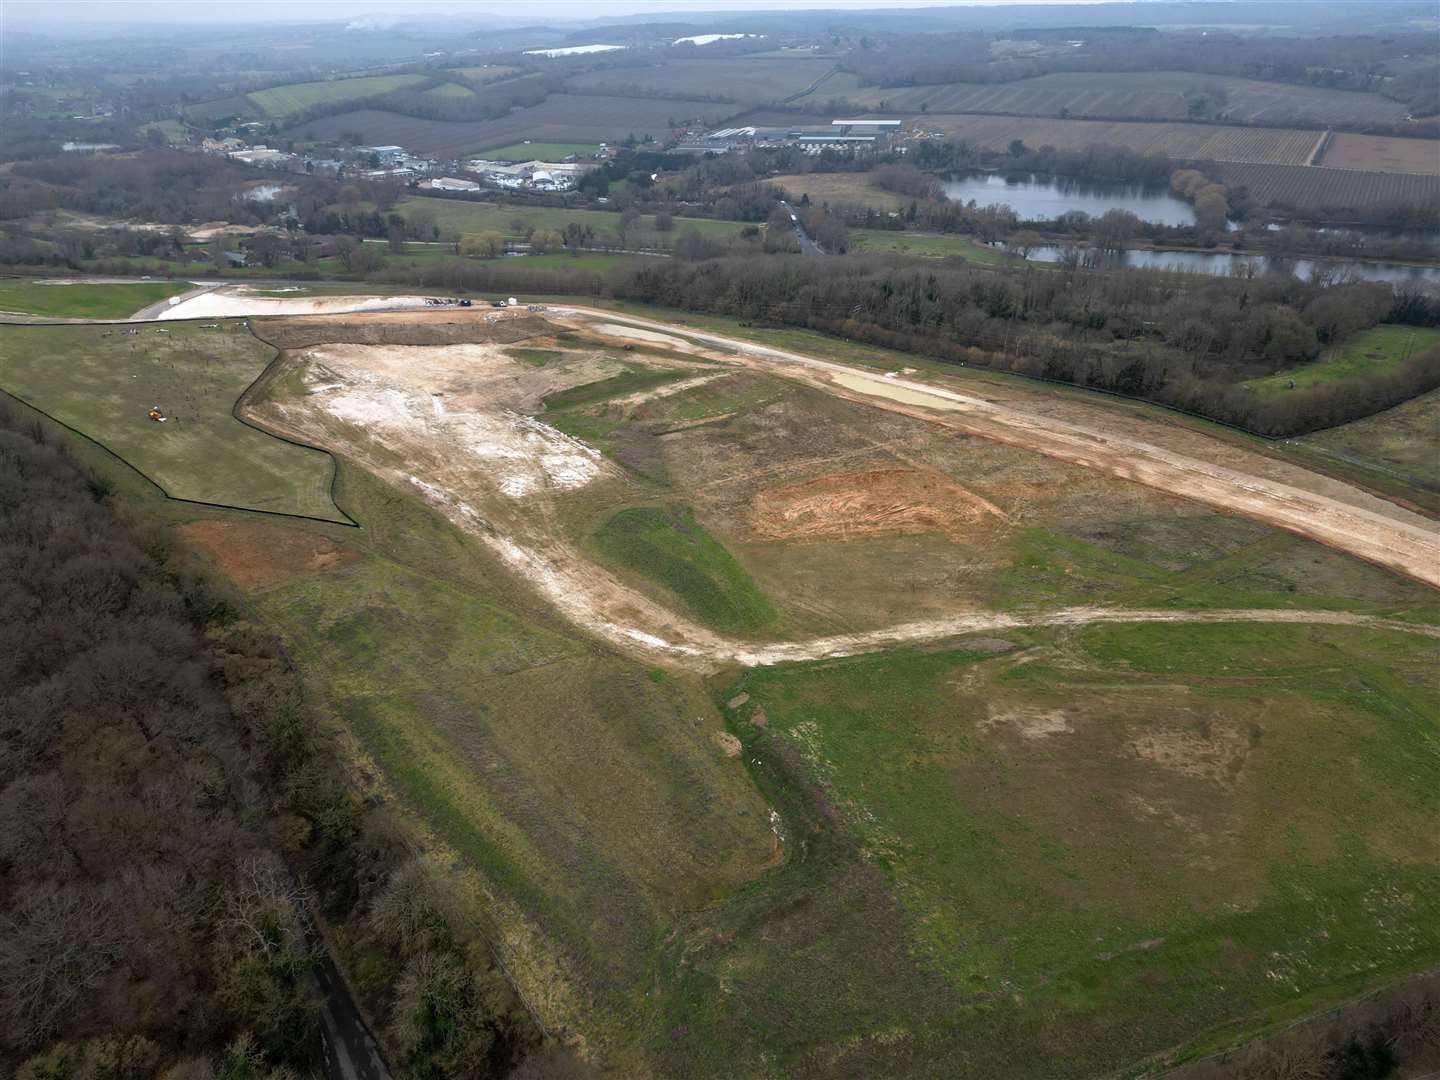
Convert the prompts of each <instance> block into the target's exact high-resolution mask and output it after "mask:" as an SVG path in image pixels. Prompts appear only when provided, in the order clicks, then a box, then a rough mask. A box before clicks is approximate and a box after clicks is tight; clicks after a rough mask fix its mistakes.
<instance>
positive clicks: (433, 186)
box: [420, 176, 480, 191]
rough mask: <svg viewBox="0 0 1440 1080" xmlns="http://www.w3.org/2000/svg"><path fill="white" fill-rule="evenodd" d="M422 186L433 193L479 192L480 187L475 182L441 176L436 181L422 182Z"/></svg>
mask: <svg viewBox="0 0 1440 1080" xmlns="http://www.w3.org/2000/svg"><path fill="white" fill-rule="evenodd" d="M420 186H421V187H423V188H429V189H430V190H431V191H479V190H480V185H479V184H477V183H475V181H474V180H457V179H456V178H455V177H453V176H441V177H439V178H437V179H435V180H424V181H421V183H420Z"/></svg>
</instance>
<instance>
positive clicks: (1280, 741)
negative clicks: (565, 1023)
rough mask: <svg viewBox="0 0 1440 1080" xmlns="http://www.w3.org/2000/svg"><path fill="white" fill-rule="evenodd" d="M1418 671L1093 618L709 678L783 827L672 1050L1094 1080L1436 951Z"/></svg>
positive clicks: (1250, 630)
mask: <svg viewBox="0 0 1440 1080" xmlns="http://www.w3.org/2000/svg"><path fill="white" fill-rule="evenodd" d="M1434 659H1435V642H1434V641H1433V640H1432V639H1425V638H1420V637H1416V636H1410V635H1404V634H1388V633H1376V632H1368V631H1360V630H1354V629H1349V628H1345V629H1341V628H1305V627H1226V626H1211V627H1196V626H1164V625H1158V626H1110V627H1091V628H1087V629H1085V630H1083V631H1080V632H1079V633H1078V634H1073V633H1072V634H1062V633H1056V632H1051V631H1043V632H1025V633H1015V634H1006V635H1005V638H1004V639H1000V640H995V639H983V640H979V641H976V642H974V643H972V644H971V645H969V647H967V645H966V643H965V642H963V641H962V642H960V643H958V645H957V646H956V647H954V648H952V649H949V650H937V651H930V650H923V651H922V650H899V651H894V652H889V653H883V654H879V655H875V656H870V657H863V658H857V659H853V660H843V661H827V662H821V663H815V664H802V665H794V666H789V667H783V668H775V669H769V670H764V671H757V672H751V673H748V674H746V675H744V676H742V677H740V678H739V679H735V680H733V681H724V682H722V683H720V684H717V694H716V700H717V701H720V702H726V701H728V702H736V701H740V704H739V705H738V706H737V707H735V708H733V709H731V710H730V715H731V717H732V728H731V730H732V731H733V732H734V733H735V734H736V736H737V737H738V738H739V739H740V740H741V742H742V743H743V744H744V747H745V750H744V753H743V755H742V756H743V759H744V760H745V761H746V762H747V764H748V765H749V766H750V768H751V770H752V773H753V774H754V775H755V776H756V778H757V782H758V783H760V784H761V786H762V788H764V789H765V790H766V791H767V793H769V794H770V796H771V797H772V798H773V799H775V800H776V802H777V805H780V806H782V807H785V809H786V811H787V814H786V817H787V823H788V824H789V825H790V827H791V828H792V829H793V830H794V836H795V839H794V840H793V841H792V844H793V845H795V846H792V849H791V856H790V860H789V861H788V862H787V865H786V868H785V870H784V871H782V873H781V874H780V875H778V876H777V878H776V879H773V880H772V881H770V882H769V883H768V884H767V887H768V889H769V890H770V891H771V894H772V897H773V899H772V904H773V907H772V908H771V911H770V912H769V914H768V917H766V916H761V915H759V914H758V913H757V912H755V911H754V910H753V909H752V910H751V911H750V912H748V913H747V914H748V915H749V918H750V922H751V924H752V925H753V924H755V922H756V921H761V923H762V924H763V925H765V926H766V927H767V932H766V933H765V934H764V935H763V936H762V937H761V938H760V939H758V940H757V939H754V938H748V939H747V938H746V937H744V936H741V935H739V934H737V935H736V936H735V937H733V938H731V937H727V936H726V935H725V934H724V933H723V932H722V933H721V934H720V935H719V936H718V940H717V943H716V944H714V945H713V946H711V947H709V948H707V949H705V950H704V951H703V952H702V953H701V954H700V955H699V956H698V957H694V956H692V957H691V958H690V962H689V964H688V965H687V971H686V974H685V976H684V978H685V980H686V981H688V982H689V984H690V985H691V986H692V987H693V991H692V995H691V997H690V998H689V999H688V1000H689V1002H691V1003H697V1004H698V1003H699V1002H702V1001H703V1002H706V1003H707V1005H708V1007H706V1008H703V1009H702V1011H701V1012H700V1013H699V1015H698V1016H697V1017H696V1018H695V1020H694V1021H693V1022H692V1025H691V1029H690V1030H691V1032H692V1035H691V1036H690V1039H689V1040H688V1041H691V1042H692V1043H693V1044H694V1046H695V1050H694V1054H695V1055H696V1057H697V1058H700V1057H703V1054H704V1053H705V1051H704V1050H703V1049H701V1047H703V1046H706V1045H708V1046H709V1047H711V1048H712V1049H714V1050H717V1051H719V1050H720V1048H721V1047H724V1050H723V1052H724V1053H725V1054H727V1055H734V1057H733V1058H732V1060H734V1061H736V1062H737V1067H739V1066H738V1063H739V1062H746V1061H747V1060H748V1062H750V1063H758V1062H759V1061H760V1060H762V1058H763V1057H764V1056H766V1055H770V1060H777V1059H778V1062H779V1063H780V1064H781V1067H782V1068H790V1069H793V1070H795V1071H800V1072H804V1071H806V1069H807V1068H812V1069H813V1068H814V1067H815V1066H816V1065H817V1064H818V1061H819V1060H821V1059H820V1058H818V1057H817V1055H816V1054H815V1053H814V1052H813V1051H812V1050H811V1049H810V1048H808V1047H806V1046H805V1045H804V1043H803V1041H802V1040H800V1039H798V1038H797V1035H798V1034H799V1033H800V1032H802V1031H807V1030H813V1029H814V1028H817V1027H818V1028H821V1029H828V1030H830V1031H832V1032H833V1033H834V1037H833V1041H832V1043H831V1047H832V1050H831V1054H832V1055H834V1056H829V1057H827V1058H825V1059H824V1060H828V1061H831V1062H832V1063H833V1062H835V1061H836V1057H837V1056H838V1063H839V1064H841V1065H843V1066H845V1068H844V1069H843V1070H842V1071H854V1072H868V1073H869V1074H870V1075H897V1074H907V1075H908V1074H909V1073H908V1069H909V1068H912V1067H916V1066H919V1065H921V1063H923V1062H927V1061H929V1062H934V1061H936V1060H937V1059H944V1060H948V1061H950V1062H951V1066H952V1068H953V1070H954V1071H952V1072H951V1073H950V1074H949V1075H974V1076H997V1075H1004V1076H1011V1077H1028V1076H1035V1077H1061V1076H1093V1075H1098V1074H1109V1073H1110V1072H1112V1071H1113V1070H1116V1069H1125V1070H1127V1071H1128V1070H1129V1069H1133V1068H1134V1065H1135V1063H1136V1062H1138V1061H1140V1060H1142V1059H1144V1058H1146V1057H1147V1056H1149V1055H1152V1054H1155V1053H1157V1052H1161V1051H1164V1050H1166V1049H1168V1048H1169V1047H1171V1046H1174V1045H1176V1044H1182V1043H1187V1042H1192V1041H1198V1045H1199V1046H1202V1047H1203V1046H1205V1045H1208V1044H1210V1043H1211V1042H1213V1041H1218V1040H1220V1039H1222V1038H1223V1037H1224V1036H1226V1035H1227V1034H1234V1033H1238V1032H1240V1031H1241V1030H1245V1029H1254V1028H1256V1027H1261V1026H1265V1025H1267V1024H1271V1023H1278V1022H1283V1021H1285V1020H1288V1019H1290V1018H1293V1017H1294V1016H1296V1015H1299V1014H1301V1013H1303V1012H1305V1011H1307V1010H1308V1009H1310V1008H1313V1007H1315V1006H1316V1005H1318V1004H1320V1003H1321V1002H1323V1001H1324V1000H1326V999H1327V998H1335V997H1344V996H1347V995H1349V994H1353V993H1355V992H1356V991H1358V990H1360V989H1363V988H1364V987H1365V986H1367V985H1373V984H1375V983H1379V982H1383V981H1384V980H1385V979H1387V978H1389V977H1394V976H1398V975H1401V974H1404V973H1406V972H1408V971H1411V970H1415V969H1417V968H1420V967H1423V966H1425V965H1426V964H1433V962H1434V958H1435V956H1436V955H1437V953H1440V908H1437V906H1436V897H1437V896H1440V891H1437V885H1440V870H1437V866H1436V856H1437V852H1436V850H1435V837H1434V832H1433V829H1430V828H1429V827H1428V825H1427V824H1426V822H1433V821H1434V820H1435V816H1436V814H1437V813H1440V802H1437V798H1440V797H1437V794H1436V793H1437V791H1440V762H1437V760H1436V759H1435V756H1434V754H1433V753H1432V752H1429V751H1427V749H1426V747H1427V746H1430V745H1432V744H1433V741H1434V739H1435V737H1436V717H1437V715H1440V683H1437V679H1436V677H1435V666H1434ZM741 695H748V699H742V698H741ZM1382 791H1383V792H1384V795H1383V796H1381V795H1380V794H1379V793H1380V792H1382ZM742 906H743V905H742ZM802 924H809V925H802ZM731 925H735V926H738V925H743V923H741V922H739V921H738V920H737V923H735V924H731ZM821 926H823V927H824V932H823V934H822V933H821V932H820V929H819V928H820V927H821ZM781 943H784V944H783V945H782V944H781ZM786 946H790V948H787V947H786ZM792 949H798V950H801V951H802V952H803V955H805V956H806V961H805V963H804V965H795V964H793V963H788V962H787V960H786V955H787V954H788V955H794V952H792ZM861 958H863V959H861ZM720 984H723V985H725V986H726V987H727V988H728V993H720V992H719V985H720ZM782 1002H783V1003H784V1007H783V1008H781V1007H780V1004H781V1003H782ZM675 1015H676V1018H677V1019H678V1013H677V1014H675ZM737 1045H738V1046H740V1047H743V1048H744V1049H742V1050H740V1051H739V1052H738V1053H737V1050H736V1047H737ZM740 1071H744V1068H743V1067H741V1070H740ZM931 1074H932V1073H930V1072H924V1071H923V1070H922V1072H921V1073H920V1075H931ZM933 1075H937V1076H938V1075H940V1073H939V1072H934V1073H933Z"/></svg>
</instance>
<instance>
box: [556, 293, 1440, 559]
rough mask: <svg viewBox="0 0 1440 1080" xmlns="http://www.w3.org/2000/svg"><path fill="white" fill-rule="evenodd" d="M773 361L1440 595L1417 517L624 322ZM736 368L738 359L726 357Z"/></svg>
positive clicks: (813, 381)
mask: <svg viewBox="0 0 1440 1080" xmlns="http://www.w3.org/2000/svg"><path fill="white" fill-rule="evenodd" d="M554 313H555V314H560V315H573V316H579V317H581V318H583V319H586V320H590V319H593V318H603V319H605V320H606V321H607V322H611V323H614V322H615V321H616V316H615V314H614V313H613V312H604V311H597V310H593V309H589V308H561V309H556V311H555V312H554ZM625 321H626V322H633V323H635V324H637V325H639V326H644V327H653V328H656V329H666V330H669V331H670V332H672V333H675V332H681V333H684V334H686V335H687V336H689V337H690V338H692V339H694V340H697V341H705V342H709V343H712V344H716V345H720V346H722V347H724V348H726V349H728V350H734V352H736V353H739V354H740V355H741V356H742V357H745V358H751V359H755V360H764V361H769V363H767V364H766V370H767V371H769V372H771V373H772V374H775V375H781V376H785V377H789V378H795V379H799V380H800V381H803V382H806V383H809V384H810V385H814V386H818V387H821V388H824V389H828V390H829V391H830V392H832V393H837V394H839V395H840V396H842V397H845V398H847V399H849V400H852V401H857V402H862V403H866V404H870V405H874V406H876V407H879V408H884V409H890V410H892V411H895V412H902V413H906V414H907V415H911V416H915V417H918V418H921V419H926V420H930V421H932V422H935V423H941V424H945V425H947V426H949V427H953V428H955V429H957V430H960V431H965V432H967V433H969V434H973V435H980V436H983V437H985V438H988V439H994V440H996V441H999V442H1004V443H1008V444H1010V445H1012V446H1019V447H1023V448H1025V449H1028V450H1035V451H1038V452H1039V453H1042V454H1046V455H1048V456H1050V457H1054V458H1059V459H1060V460H1063V461H1069V462H1073V463H1075V464H1077V465H1083V466H1085V467H1087V468H1092V469H1097V470H1100V471H1102V472H1106V473H1109V474H1111V475H1112V476H1118V477H1121V478H1123V479H1126V480H1134V481H1135V482H1137V483H1141V484H1145V485H1147V486H1149V487H1154V488H1158V489H1159V490H1161V491H1166V492H1169V493H1171V494H1173V495H1179V496H1182V497H1184V498H1188V499H1193V500H1195V501H1196V502H1202V503H1205V504H1207V505H1209V506H1213V507H1216V508H1217V509H1220V510H1224V511H1227V512H1230V513H1236V514H1244V515H1246V516H1247V517H1251V518H1254V519H1256V520H1258V521H1263V522H1265V523H1266V524H1269V525H1275V526H1278V527H1280V528H1282V529H1286V530H1288V531H1290V532H1293V533H1296V534H1298V535H1300V536H1304V537H1307V538H1309V539H1311V540H1316V541H1319V542H1320V543H1322V544H1326V545H1328V546H1330V547H1333V548H1336V549H1338V550H1340V551H1344V552H1347V553H1349V554H1351V555H1355V556H1358V557H1359V558H1362V559H1366V560H1368V561H1370V562H1373V563H1378V564H1379V565H1381V566H1384V567H1387V568H1389V569H1391V570H1395V571H1398V572H1399V573H1402V574H1404V575H1406V576H1407V577H1411V578H1414V579H1416V580H1417V581H1422V582H1424V583H1425V584H1427V585H1432V586H1436V587H1440V529H1437V528H1436V527H1435V526H1434V525H1433V524H1432V523H1430V522H1427V521H1426V520H1425V519H1424V518H1421V517H1420V516H1419V515H1415V514H1409V513H1408V512H1404V511H1400V510H1399V509H1398V508H1397V509H1396V512H1395V513H1393V514H1392V513H1379V512H1376V511H1373V510H1367V509H1365V508H1364V507H1362V506H1357V505H1353V504H1351V503H1347V502H1341V501H1339V500H1337V499H1333V498H1329V497H1327V496H1325V495H1320V494H1317V493H1315V492H1311V491H1306V490H1304V489H1302V488H1299V487H1295V486H1293V485H1290V484H1285V483H1283V482H1280V481H1277V480H1273V479H1270V478H1267V477H1262V476H1257V475H1252V474H1248V473H1244V472H1240V471H1237V470H1235V469H1232V468H1227V467H1226V466H1223V465H1218V464H1214V463H1212V462H1208V461H1203V460H1200V459H1198V458H1194V457H1190V456H1188V455H1185V454H1181V453H1178V452H1176V451H1173V450H1169V449H1166V448H1164V447H1161V446H1157V445H1155V444H1153V443H1150V442H1146V441H1143V440H1141V439H1136V438H1133V437H1130V436H1127V435H1122V434H1117V433H1115V432H1108V431H1104V430H1101V429H1100V428H1097V427H1088V426H1082V425H1078V424H1074V423H1070V422H1067V421H1064V420H1059V419H1056V418H1054V417H1050V416H1043V415H1040V414H1038V413H1027V412H1025V411H1024V410H1022V409H1017V408H1014V407H1012V406H1009V405H1002V404H998V403H995V402H991V401H987V400H985V399H983V398H979V397H975V396H973V395H970V394H963V393H959V392H957V391H954V390H949V389H946V388H944V387H939V386H933V385H930V384H928V383H924V382H917V381H915V380H913V379H906V378H901V377H898V376H890V375H881V374H873V373H870V372H867V371H863V370H861V369H858V368H854V367H849V366H846V365H844V364H837V363H832V362H830V361H826V360H819V359H817V358H815V357H811V356H804V355H802V354H799V353H792V352H786V351H784V350H782V349H774V348H770V347H768V346H764V345H756V344H754V343H753V342H748V341H742V340H739V339H736V338H728V337H724V336H723V335H719V334H713V333H709V332H700V331H693V330H690V329H688V328H687V329H684V330H680V331H677V328H675V327H672V326H669V325H668V324H665V323H659V322H655V321H653V320H650V319H641V318H632V317H630V316H626V317H625ZM727 358H728V359H734V357H733V356H730V357H727Z"/></svg>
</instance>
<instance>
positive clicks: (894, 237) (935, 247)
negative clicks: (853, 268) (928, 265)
mask: <svg viewBox="0 0 1440 1080" xmlns="http://www.w3.org/2000/svg"><path fill="white" fill-rule="evenodd" d="M850 246H851V248H852V249H853V250H855V251H863V252H890V253H894V254H897V255H920V256H924V257H926V258H932V259H946V258H953V257H955V256H959V257H960V258H962V259H966V260H968V261H970V262H974V263H980V264H981V265H984V266H999V265H1003V264H1007V263H1018V262H1021V261H1023V260H1021V259H1020V257H1019V256H1018V255H1007V254H1006V253H1005V252H1003V251H999V250H997V249H996V248H992V247H989V246H987V245H985V244H982V243H980V242H979V241H978V240H976V239H975V238H974V237H973V236H965V235H962V234H960V233H927V232H909V231H907V232H891V231H890V230H888V229H852V230H851V232H850Z"/></svg>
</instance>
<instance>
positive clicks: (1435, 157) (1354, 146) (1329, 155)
mask: <svg viewBox="0 0 1440 1080" xmlns="http://www.w3.org/2000/svg"><path fill="white" fill-rule="evenodd" d="M1315 164H1316V165H1323V166H1324V167H1325V168H1327V169H1360V170H1363V171H1369V172H1394V173H1421V174H1423V175H1426V176H1435V175H1440V140H1436V139H1403V138H1398V137H1396V136H1394V135H1352V134H1350V133H1348V132H1336V133H1335V134H1333V135H1331V136H1330V138H1329V140H1328V141H1327V142H1326V144H1325V151H1324V153H1323V154H1322V155H1321V156H1320V159H1319V160H1318V161H1316V162H1315Z"/></svg>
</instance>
